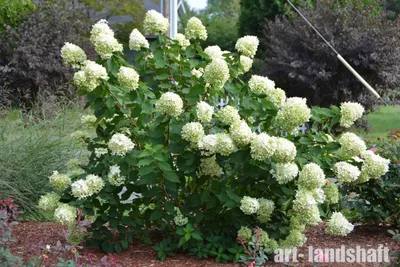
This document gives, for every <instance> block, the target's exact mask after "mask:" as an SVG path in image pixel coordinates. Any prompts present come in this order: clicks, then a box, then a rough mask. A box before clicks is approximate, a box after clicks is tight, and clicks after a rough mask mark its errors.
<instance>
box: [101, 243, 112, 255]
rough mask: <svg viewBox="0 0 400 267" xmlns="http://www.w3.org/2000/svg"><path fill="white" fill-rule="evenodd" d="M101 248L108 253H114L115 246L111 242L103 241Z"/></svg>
mask: <svg viewBox="0 0 400 267" xmlns="http://www.w3.org/2000/svg"><path fill="white" fill-rule="evenodd" d="M101 249H102V250H103V251H104V252H106V253H113V252H114V246H113V244H110V243H108V242H103V243H102V244H101Z"/></svg>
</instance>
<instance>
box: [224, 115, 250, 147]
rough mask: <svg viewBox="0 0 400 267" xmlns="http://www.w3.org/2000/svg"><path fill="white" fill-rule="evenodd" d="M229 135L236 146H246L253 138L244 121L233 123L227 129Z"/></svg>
mask: <svg viewBox="0 0 400 267" xmlns="http://www.w3.org/2000/svg"><path fill="white" fill-rule="evenodd" d="M229 134H230V136H231V138H232V140H233V141H234V142H235V144H236V146H246V145H248V144H249V143H250V141H251V138H252V136H253V132H252V131H251V129H250V127H249V126H248V125H247V123H246V122H245V121H244V120H240V121H236V122H234V123H233V124H232V125H231V126H230V127H229Z"/></svg>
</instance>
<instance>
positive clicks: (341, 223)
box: [325, 212, 354, 236]
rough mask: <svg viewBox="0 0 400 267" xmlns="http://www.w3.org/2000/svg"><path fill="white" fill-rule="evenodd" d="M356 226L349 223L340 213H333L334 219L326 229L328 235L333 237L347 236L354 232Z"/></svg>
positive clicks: (332, 218)
mask: <svg viewBox="0 0 400 267" xmlns="http://www.w3.org/2000/svg"><path fill="white" fill-rule="evenodd" d="M353 229H354V225H352V224H351V223H349V221H347V219H346V218H345V217H344V216H343V214H342V213H340V212H334V213H332V217H331V219H330V220H329V222H328V225H327V227H326V229H325V231H326V233H328V234H331V235H338V236H346V235H348V234H349V233H350V232H351V231H353Z"/></svg>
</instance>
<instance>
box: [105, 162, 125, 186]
mask: <svg viewBox="0 0 400 267" xmlns="http://www.w3.org/2000/svg"><path fill="white" fill-rule="evenodd" d="M108 181H109V182H110V184H112V185H114V186H119V185H122V184H124V183H125V176H121V169H120V168H119V166H118V165H112V166H110V170H109V172H108Z"/></svg>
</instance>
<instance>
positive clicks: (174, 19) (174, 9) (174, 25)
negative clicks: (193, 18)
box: [169, 0, 178, 38]
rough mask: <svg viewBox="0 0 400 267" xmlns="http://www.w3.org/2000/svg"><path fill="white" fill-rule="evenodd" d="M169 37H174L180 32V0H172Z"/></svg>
mask: <svg viewBox="0 0 400 267" xmlns="http://www.w3.org/2000/svg"><path fill="white" fill-rule="evenodd" d="M169 21H170V27H169V37H171V38H174V37H175V36H176V34H177V33H178V0H170V20H169Z"/></svg>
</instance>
